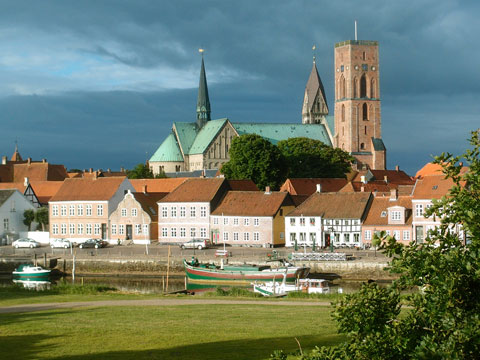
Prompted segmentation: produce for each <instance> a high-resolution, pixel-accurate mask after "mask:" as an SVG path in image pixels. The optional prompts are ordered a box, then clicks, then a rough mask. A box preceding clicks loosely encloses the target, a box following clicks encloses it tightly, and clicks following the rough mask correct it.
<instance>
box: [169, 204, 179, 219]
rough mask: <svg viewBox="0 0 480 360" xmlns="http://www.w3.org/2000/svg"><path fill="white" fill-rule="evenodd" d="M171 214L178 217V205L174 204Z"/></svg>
mask: <svg viewBox="0 0 480 360" xmlns="http://www.w3.org/2000/svg"><path fill="white" fill-rule="evenodd" d="M170 216H171V217H172V218H174V217H177V207H176V206H172V208H171V209H170Z"/></svg>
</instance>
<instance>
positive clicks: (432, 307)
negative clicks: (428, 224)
mask: <svg viewBox="0 0 480 360" xmlns="http://www.w3.org/2000/svg"><path fill="white" fill-rule="evenodd" d="M470 144H471V146H472V148H471V149H468V150H467V151H466V152H465V153H464V154H463V155H460V156H453V155H451V154H442V155H440V156H438V157H436V158H435V161H434V162H435V163H437V164H441V165H442V167H443V172H444V174H445V176H446V177H447V178H451V179H452V180H453V183H454V186H453V187H452V188H451V189H450V191H449V194H448V196H445V197H443V198H442V199H440V200H438V201H434V204H433V206H432V207H431V208H430V209H429V210H428V211H427V214H426V216H427V217H428V216H432V215H435V216H437V217H438V218H440V219H441V226H440V227H439V228H438V229H436V230H435V231H430V232H429V233H428V235H427V238H426V241H425V243H423V244H418V243H416V242H412V243H410V244H409V245H408V246H405V245H402V244H400V243H398V242H396V240H395V239H394V238H393V237H388V238H387V239H386V242H385V243H384V244H382V247H383V251H385V252H386V254H387V255H388V256H390V257H391V261H390V264H389V269H390V271H391V272H392V273H395V274H398V275H399V278H398V280H396V281H394V282H393V283H392V284H391V286H388V287H386V288H380V287H379V286H378V285H377V284H375V283H370V284H365V285H363V287H362V288H361V290H360V291H359V292H357V293H354V294H350V295H346V296H345V298H344V299H343V300H341V301H340V302H338V303H337V304H335V310H334V314H333V315H334V318H335V320H336V322H337V324H338V330H339V332H341V333H343V334H345V335H346V341H345V342H344V343H342V344H341V345H339V346H335V347H331V348H327V347H320V348H317V349H316V350H315V351H314V352H313V353H311V354H309V355H308V356H303V357H302V359H392V360H393V359H395V360H396V359H477V358H478V354H480V228H479V223H480V221H479V219H480V156H479V154H480V140H479V132H473V133H472V136H471V139H470ZM462 163H464V164H468V165H469V170H468V172H466V173H463V172H462V171H461V169H462ZM458 225H460V226H461V227H462V229H463V231H458V229H457V230H455V226H458ZM464 234H468V236H469V237H470V242H469V243H468V244H466V242H465V241H464ZM434 243H436V244H438V246H433V244H434ZM412 289H413V290H415V289H417V291H413V292H411V290H412ZM404 290H409V291H410V294H409V295H405V296H404V298H403V300H402V302H401V301H400V299H401V298H400V293H401V291H404ZM401 305H407V306H405V307H403V308H402V312H401V316H400V306H401Z"/></svg>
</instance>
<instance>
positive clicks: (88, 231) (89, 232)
mask: <svg viewBox="0 0 480 360" xmlns="http://www.w3.org/2000/svg"><path fill="white" fill-rule="evenodd" d="M85 233H86V234H87V235H92V224H87V225H86V227H85Z"/></svg>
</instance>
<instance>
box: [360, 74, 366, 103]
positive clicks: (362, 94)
mask: <svg viewBox="0 0 480 360" xmlns="http://www.w3.org/2000/svg"><path fill="white" fill-rule="evenodd" d="M360 97H361V98H364V97H367V78H366V76H365V74H363V75H362V77H361V78H360Z"/></svg>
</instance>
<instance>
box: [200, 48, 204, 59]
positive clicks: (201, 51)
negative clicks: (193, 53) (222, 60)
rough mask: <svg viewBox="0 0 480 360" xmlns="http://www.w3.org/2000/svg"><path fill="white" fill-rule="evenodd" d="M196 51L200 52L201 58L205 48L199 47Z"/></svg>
mask: <svg viewBox="0 0 480 360" xmlns="http://www.w3.org/2000/svg"><path fill="white" fill-rule="evenodd" d="M198 52H199V53H200V54H202V58H203V53H204V52H205V49H203V48H200V49H198Z"/></svg>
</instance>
